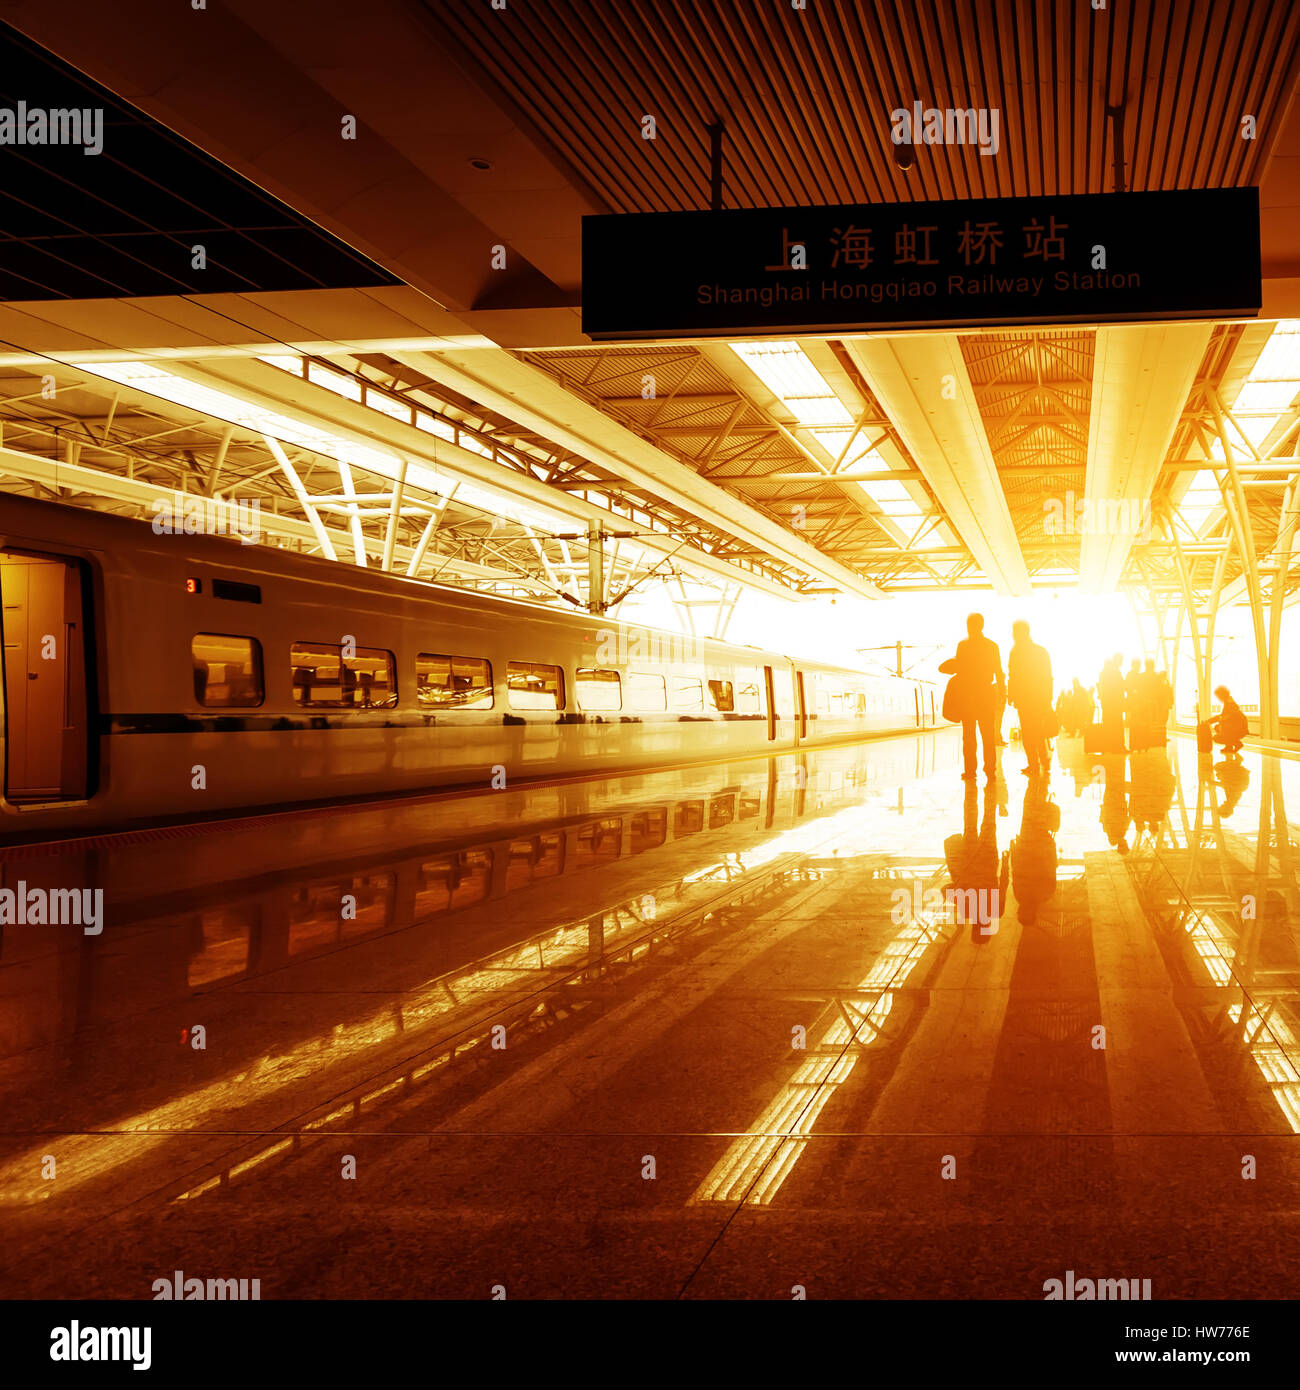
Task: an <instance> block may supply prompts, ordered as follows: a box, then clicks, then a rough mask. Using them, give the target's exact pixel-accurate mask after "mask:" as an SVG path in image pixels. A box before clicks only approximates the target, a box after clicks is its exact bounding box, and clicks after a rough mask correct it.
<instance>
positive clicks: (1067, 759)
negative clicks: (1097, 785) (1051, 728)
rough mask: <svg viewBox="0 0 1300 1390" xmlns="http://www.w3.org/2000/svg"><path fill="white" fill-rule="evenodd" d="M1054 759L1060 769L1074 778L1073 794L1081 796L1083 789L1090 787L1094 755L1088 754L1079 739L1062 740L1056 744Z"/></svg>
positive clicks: (1094, 760)
mask: <svg viewBox="0 0 1300 1390" xmlns="http://www.w3.org/2000/svg"><path fill="white" fill-rule="evenodd" d="M1056 757H1057V760H1058V761H1059V762H1060V764H1061V767H1062V769H1063V770H1064V771H1065V772H1067V773H1069V775H1070V776H1071V777H1073V778H1074V794H1075V796H1076V797H1080V796H1082V795H1083V789H1084V787H1088V786H1091V785H1092V772H1093V764H1094V763H1095V762H1096V761H1097V758H1096V755H1095V754H1092V753H1089V752H1088V751H1087V749H1086V747H1085V746H1084V742H1083V740H1082V739H1081V738H1062V739H1058V740H1057V743H1056Z"/></svg>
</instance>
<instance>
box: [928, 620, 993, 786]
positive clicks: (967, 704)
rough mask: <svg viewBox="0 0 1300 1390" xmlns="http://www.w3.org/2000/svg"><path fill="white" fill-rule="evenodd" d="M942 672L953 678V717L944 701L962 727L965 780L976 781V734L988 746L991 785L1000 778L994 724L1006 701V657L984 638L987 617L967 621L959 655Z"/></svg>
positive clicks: (986, 759)
mask: <svg viewBox="0 0 1300 1390" xmlns="http://www.w3.org/2000/svg"><path fill="white" fill-rule="evenodd" d="M939 670H940V671H941V672H943V673H944V674H951V676H952V678H953V679H952V682H951V686H952V692H951V693H952V695H954V696H955V706H956V707H955V709H953V710H952V711H951V713H950V711H949V699H948V698H947V697H945V699H944V717H945V718H954V716H955V719H956V720H958V721H960V723H961V751H962V763H963V771H962V780H963V781H965V782H973V781H974V780H975V734H976V730H978V731H979V741H980V742H981V743H982V744H983V745H984V775H985V776H986V777H987V778H988V780H989V781H990V782H992V781H993V779H994V778H995V777H996V776H997V731H996V729H995V728H994V721H995V720H996V718H997V716H998V709H999V704H1000V701H1001V700H1002V698H1003V681H1002V653H1001V652H1000V651H998V645H997V643H996V642H993V641H991V640H990V639H989V638H987V637H985V636H984V616H983V614H981V613H972V614H971V615H970V617H969V618H967V619H966V636H965V638H964V639H963V640H962V641H960V642H958V643H957V655H956V656H954V657H951V658H949V660H947V661H945V662H944V663H943V664H942V665H941V666H940V667H939Z"/></svg>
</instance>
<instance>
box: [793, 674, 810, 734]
mask: <svg viewBox="0 0 1300 1390" xmlns="http://www.w3.org/2000/svg"><path fill="white" fill-rule="evenodd" d="M794 702H795V712H794V713H795V718H796V719H797V720H798V721H799V723H798V728H799V737H800V738H807V737H808V697H807V694H806V693H805V691H804V688H803V672H802V671H796V672H795V673H794Z"/></svg>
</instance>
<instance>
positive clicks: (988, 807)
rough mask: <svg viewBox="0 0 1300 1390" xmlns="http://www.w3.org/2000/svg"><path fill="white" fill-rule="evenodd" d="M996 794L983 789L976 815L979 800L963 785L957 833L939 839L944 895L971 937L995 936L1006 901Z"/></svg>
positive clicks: (1004, 868) (991, 790)
mask: <svg viewBox="0 0 1300 1390" xmlns="http://www.w3.org/2000/svg"><path fill="white" fill-rule="evenodd" d="M996 806H997V797H996V794H995V792H994V789H993V788H992V787H986V788H985V789H984V814H983V818H982V820H979V819H977V816H978V813H979V809H980V808H979V800H978V797H977V795H976V791H975V788H974V787H967V788H966V800H965V805H964V807H963V827H962V833H961V834H960V835H949V836H948V838H947V839H946V840H945V841H944V842H943V856H944V858H945V859H946V860H947V861H948V877H949V879H950V882H949V883H948V885H947V888H946V889H945V891H944V897H945V899H946V900H947V902H948V903H949V904H950V906H951V907H952V909H953V920H954V921H956V922H962V923H966V922H969V923H970V927H971V939H972V940H974V941H987V940H988V939H989V938H990V937H992V936H995V935H996V934H997V930H998V921H999V919H1000V918H1001V916H1002V909H1003V906H1004V905H1005V903H1006V896H1007V885H1006V864H1005V863H1002V864H1000V863H999V861H998V821H997V816H996V814H995V809H996Z"/></svg>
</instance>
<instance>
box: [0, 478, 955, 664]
mask: <svg viewBox="0 0 1300 1390" xmlns="http://www.w3.org/2000/svg"><path fill="white" fill-rule="evenodd" d="M159 495H160V496H163V495H165V494H163V493H161V492H160V494H159ZM204 500H206V499H204ZM11 515H12V516H14V517H16V518H18V519H19V524H20V525H23V526H27V527H30V530H28V531H26V532H25V539H27V540H29V541H35V540H37V539H42V540H46V541H47V542H54V543H58V542H59V541H65V542H66V543H68V544H71V545H74V546H78V545H79V546H82V547H85V548H89V549H97V550H105V551H109V552H110V553H111V552H113V551H115V550H117V549H119V548H126V547H128V546H135V547H136V548H141V547H144V548H148V549H150V550H156V551H157V552H158V553H159V554H166V553H167V547H166V545H165V541H167V540H168V539H170V538H168V537H164V536H161V535H159V534H158V533H156V532H155V531H154V530H153V526H152V524H151V523H150V522H148V521H145V520H142V519H137V518H135V517H123V516H113V515H111V514H110V513H107V512H100V511H95V510H93V509H91V508H88V507H78V506H74V505H72V504H70V503H66V502H48V501H45V500H43V499H39V498H32V497H15V496H14V495H13V494H11V493H2V492H0V546H3V545H4V544H6V543H7V541H8V539H9V538H8V536H7V535H6V532H7V531H9V530H10V529H12V523H11V522H10V519H9V518H10V516H11ZM42 516H45V517H47V518H50V519H51V520H53V519H54V518H57V526H58V534H57V535H46V534H44V530H43V528H42V525H41V521H40V518H41V517H42ZM45 529H48V527H47V528H45ZM186 542H187V546H186V558H187V559H188V560H192V561H193V562H195V563H197V564H210V565H219V566H232V565H233V567H235V568H237V569H240V570H243V571H244V572H246V573H247V572H248V570H249V568H250V566H249V562H250V560H254V558H255V559H256V567H257V569H258V570H260V571H261V572H263V573H266V574H268V575H272V576H276V577H283V578H289V579H292V578H295V577H300V578H302V579H316V578H321V579H323V578H325V577H326V576H328V578H329V580H330V581H331V582H333V583H336V584H337V583H339V582H340V581H341V577H342V576H341V570H343V569H344V567H343V566H341V565H340V563H339V562H338V561H336V560H329V559H326V558H325V557H324V556H320V555H301V554H298V553H297V552H296V551H289V550H282V549H280V548H279V547H277V546H269V545H263V544H261V543H260V542H258V543H256V544H254V545H245V544H244V543H243V542H242V541H239V540H237V539H234V538H232V537H228V536H210V535H193V536H187V537H186ZM18 543H19V544H21V540H19V542H18ZM345 572H346V573H347V576H348V577H347V581H346V586H347V587H350V588H355V589H358V590H361V591H362V592H366V593H371V594H383V593H385V592H388V593H392V594H393V595H394V596H397V597H406V598H409V597H412V596H413V593H423V594H431V595H434V596H437V597H440V598H443V599H446V600H447V601H449V602H454V603H456V604H458V605H460V606H461V607H468V608H471V609H481V610H482V611H483V613H484V614H485V615H487V614H491V613H494V612H495V613H497V614H500V613H501V612H502V610H508V611H510V610H512V611H514V612H515V613H516V614H517V615H518V616H520V617H521V618H524V617H526V618H528V619H529V620H532V621H546V622H555V623H560V624H564V625H569V626H574V625H576V626H581V627H590V626H591V625H593V624H597V625H599V624H600V623H608V624H611V625H617V626H619V627H622V628H627V629H636V630H637V631H640V632H646V633H650V634H653V635H655V636H658V637H659V638H661V639H663V640H665V641H669V642H679V643H680V642H681V641H682V640H683V637H684V636H685V637H686V639H687V640H693V641H696V642H699V643H701V644H703V645H704V646H705V647H707V648H709V649H711V650H715V651H719V652H724V651H725V652H731V653H747V654H749V655H750V656H751V658H753V659H757V658H761V657H764V656H767V657H780V658H781V659H783V660H787V661H793V662H795V663H797V664H799V665H802V666H808V667H815V668H817V669H819V670H826V671H839V672H843V673H844V674H846V675H854V676H871V677H879V676H881V675H885V674H887V673H883V672H873V671H864V670H862V669H861V668H858V667H851V666H837V665H834V664H832V663H829V662H824V661H817V660H815V659H812V658H802V657H795V656H790V655H789V654H787V653H784V652H778V651H774V650H772V649H771V648H765V647H755V646H752V645H749V644H747V643H738V642H726V641H720V640H719V639H717V638H713V637H698V638H691V637H690V636H689V634H682V633H680V632H672V631H670V630H669V629H667V628H657V627H651V626H649V625H648V624H646V623H638V622H629V621H628V620H627V619H624V618H618V617H614V616H610V615H596V614H591V613H585V612H576V611H575V612H568V611H566V610H565V609H562V608H555V607H552V606H551V605H549V604H543V603H534V602H531V601H529V600H526V599H518V598H503V597H500V596H499V595H496V594H483V593H479V592H477V591H476V590H473V589H462V588H457V587H456V586H455V585H451V584H439V583H437V582H435V581H433V580H428V579H415V578H412V577H410V576H407V575H398V574H391V573H385V572H383V571H377V570H371V569H362V568H361V567H359V566H348V567H346V571H345ZM906 679H908V680H913V681H915V682H916V683H917V684H921V685H924V684H929V683H930V682H927V681H925V680H924V679H923V678H921V677H914V676H909V677H906Z"/></svg>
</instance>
